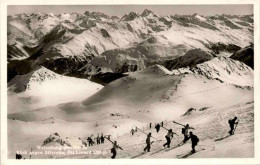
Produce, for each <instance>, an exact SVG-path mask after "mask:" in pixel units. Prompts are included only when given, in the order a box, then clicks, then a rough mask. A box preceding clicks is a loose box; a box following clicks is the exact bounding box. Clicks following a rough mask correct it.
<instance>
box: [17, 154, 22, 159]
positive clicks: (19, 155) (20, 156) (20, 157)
mask: <svg viewBox="0 0 260 165" xmlns="http://www.w3.org/2000/svg"><path fill="white" fill-rule="evenodd" d="M22 158H23V156H22V155H21V154H15V159H22Z"/></svg>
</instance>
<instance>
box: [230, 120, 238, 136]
mask: <svg viewBox="0 0 260 165" xmlns="http://www.w3.org/2000/svg"><path fill="white" fill-rule="evenodd" d="M228 123H229V126H230V131H229V132H228V133H229V134H230V135H233V134H234V132H235V130H234V126H235V124H236V125H237V124H238V118H237V117H236V116H235V117H234V119H229V120H228Z"/></svg>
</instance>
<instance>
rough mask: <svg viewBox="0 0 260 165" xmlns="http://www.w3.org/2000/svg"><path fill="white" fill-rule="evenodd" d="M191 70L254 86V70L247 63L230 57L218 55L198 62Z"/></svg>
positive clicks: (232, 82)
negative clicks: (200, 62)
mask: <svg viewBox="0 0 260 165" xmlns="http://www.w3.org/2000/svg"><path fill="white" fill-rule="evenodd" d="M191 70H192V72H194V73H196V74H201V75H204V76H206V77H209V78H215V79H220V80H222V81H224V82H227V83H231V84H236V85H241V86H251V87H253V86H254V72H253V70H252V69H251V68H250V67H249V66H247V65H246V64H244V63H241V62H239V61H235V60H232V59H230V58H228V57H223V56H222V57H216V58H214V59H213V60H211V61H208V62H205V63H202V64H198V65H197V66H196V67H194V68H192V69H191Z"/></svg>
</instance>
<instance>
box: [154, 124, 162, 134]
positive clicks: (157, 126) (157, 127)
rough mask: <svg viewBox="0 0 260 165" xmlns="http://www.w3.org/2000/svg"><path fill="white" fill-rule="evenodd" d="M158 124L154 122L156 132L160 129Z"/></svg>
mask: <svg viewBox="0 0 260 165" xmlns="http://www.w3.org/2000/svg"><path fill="white" fill-rule="evenodd" d="M160 127H161V126H160V124H156V126H155V129H156V131H157V133H158V132H159V131H160Z"/></svg>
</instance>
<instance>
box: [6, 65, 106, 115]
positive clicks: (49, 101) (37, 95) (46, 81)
mask: <svg viewBox="0 0 260 165" xmlns="http://www.w3.org/2000/svg"><path fill="white" fill-rule="evenodd" d="M102 87H103V86H102V85H99V84H96V83H93V82H90V81H89V80H86V79H79V78H74V77H67V76H62V75H59V74H57V73H54V72H52V71H50V70H48V69H46V68H45V67H38V68H35V70H33V71H31V72H29V73H28V74H24V75H17V76H16V77H15V78H13V79H12V80H11V81H10V82H8V93H9V94H10V95H9V100H10V101H11V102H12V101H17V102H19V103H21V105H24V104H27V106H28V107H27V108H28V109H25V110H29V109H36V108H40V107H46V106H53V105H57V104H60V103H65V102H71V101H78V100H82V99H85V98H86V97H88V96H91V95H92V94H94V93H95V92H97V91H99V90H100V89H102ZM23 100H24V102H23ZM26 100H27V101H26ZM18 105H19V104H16V105H14V104H13V103H10V107H9V112H13V111H22V110H21V109H23V108H20V109H16V108H15V107H17V106H18ZM21 105H19V106H21Z"/></svg>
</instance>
